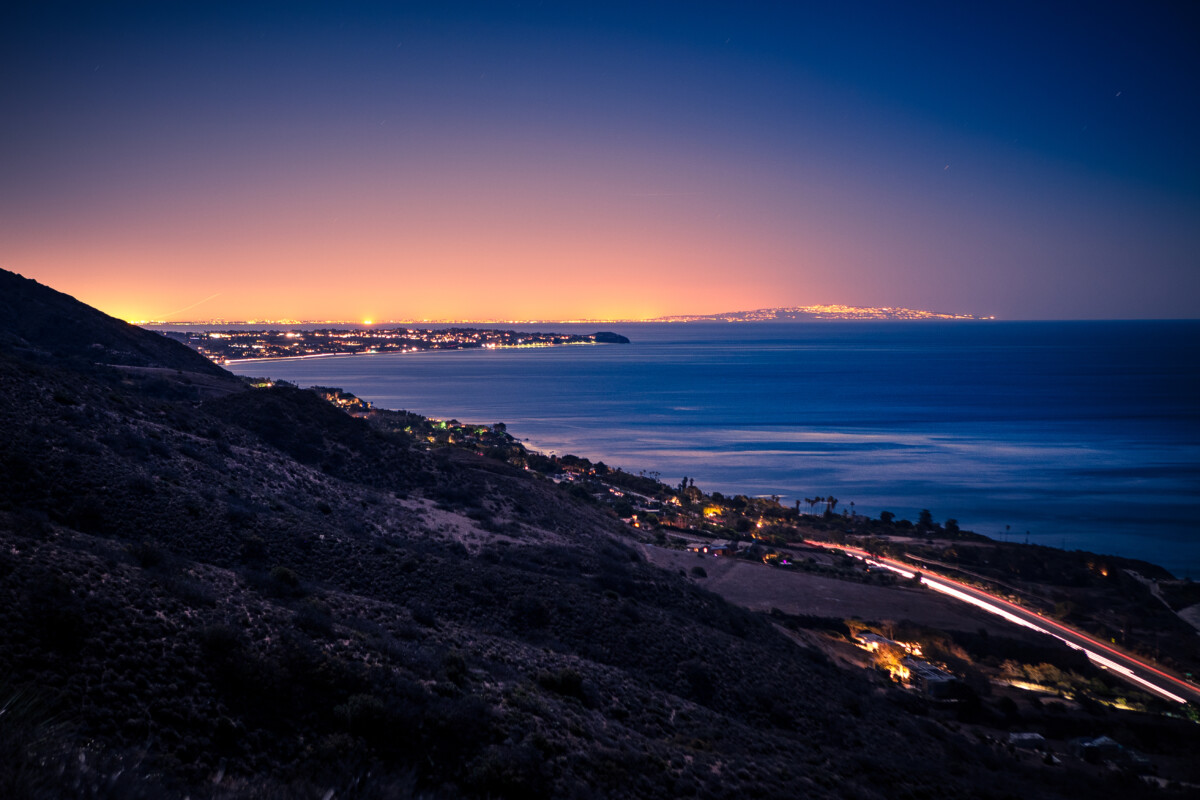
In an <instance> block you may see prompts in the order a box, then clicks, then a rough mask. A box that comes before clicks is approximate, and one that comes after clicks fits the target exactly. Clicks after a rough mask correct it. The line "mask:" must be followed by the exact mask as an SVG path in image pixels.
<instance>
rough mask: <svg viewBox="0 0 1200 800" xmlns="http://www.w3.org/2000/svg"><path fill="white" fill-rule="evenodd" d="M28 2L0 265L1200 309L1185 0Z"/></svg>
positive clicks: (157, 306)
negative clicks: (1111, 0)
mask: <svg viewBox="0 0 1200 800" xmlns="http://www.w3.org/2000/svg"><path fill="white" fill-rule="evenodd" d="M12 5H13V4H6V6H5V8H6V10H5V11H3V12H0V75H2V79H0V266H2V267H4V268H6V269H10V270H14V271H16V272H20V273H22V274H24V275H26V276H28V277H32V278H36V279H37V280H39V281H41V282H43V283H47V284H49V285H51V286H54V287H55V288H57V289H60V290H62V291H65V292H68V293H70V294H73V295H75V296H77V297H79V298H80V299H81V300H84V301H85V302H88V303H91V304H93V305H96V306H98V307H99V308H101V309H103V310H105V311H107V312H109V313H111V314H114V315H116V316H120V317H123V318H127V319H149V318H152V319H164V318H166V319H176V320H182V319H208V318H217V317H224V318H227V319H247V318H256V317H257V318H281V317H291V318H300V319H331V318H336V319H363V318H373V319H387V318H416V319H423V318H449V317H454V318H501V319H514V318H517V319H520V318H540V319H563V318H578V317H645V316H652V315H660V314H682V313H713V312H719V311H730V310H738V309H751V308H761V307H768V306H792V305H809V304H818V303H846V304H852V305H863V306H908V307H913V308H923V309H932V310H936V311H945V312H956V313H973V314H981V315H993V314H994V315H996V316H998V317H1001V318H1009V319H1021V318H1057V319H1069V318H1127V317H1133V318H1140V317H1195V316H1197V301H1198V300H1200V144H1198V143H1200V44H1198V43H1200V21H1198V20H1200V4H1197V3H1192V2H1179V3H1153V2H1151V3H1126V4H1113V5H1105V4H1102V3H1072V4H1057V3H1044V2H1038V3H1028V4H1026V3H1012V2H1007V3H994V4H976V3H968V2H961V0H959V1H958V2H953V3H944V4H943V3H899V2H880V3H874V2H856V3H812V4H809V3H801V2H793V3H780V4H754V3H736V4H735V3H730V4H720V3H699V2H690V3H677V4H676V3H657V4H645V5H643V4H630V5H622V4H616V3H609V2H604V3H595V4H584V3H570V4H563V3H549V2H547V3H522V4H517V3H486V4H478V5H476V4H463V3H430V4H422V3H395V4H392V3H380V4H361V3H329V4H313V5H303V4H297V3H273V4H262V3H236V4H228V5H223V4H219V3H203V4H188V3H168V2H156V3H147V4H112V3H103V2H97V3H91V4H86V5H74V4H72V5H67V4H57V3H53V2H31V3H27V4H24V7H23V8H16V9H14V8H12Z"/></svg>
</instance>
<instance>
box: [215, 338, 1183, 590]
mask: <svg viewBox="0 0 1200 800" xmlns="http://www.w3.org/2000/svg"><path fill="white" fill-rule="evenodd" d="M545 327H546V329H548V330H549V329H553V330H567V331H580V332H592V331H593V330H594V326H588V327H586V329H585V328H581V327H578V326H568V325H556V326H545ZM612 327H613V329H614V330H616V331H617V332H619V333H623V334H625V335H627V336H629V338H630V339H632V340H633V343H632V344H630V345H604V346H595V347H586V346H585V347H560V348H553V349H537V350H501V351H486V352H485V351H464V352H447V353H419V354H408V355H376V356H351V357H332V358H320V359H308V360H283V361H271V362H257V363H247V364H239V365H235V366H234V367H233V369H234V370H235V371H237V372H240V373H242V374H253V375H270V376H271V377H275V378H283V379H286V380H289V381H293V382H296V383H299V384H301V385H306V386H307V385H313V384H319V385H328V386H340V387H342V388H344V389H346V390H348V391H352V392H354V393H356V394H358V395H359V396H361V397H364V398H366V399H368V400H370V401H372V402H374V403H375V404H376V405H378V406H382V407H385V408H395V409H408V410H411V411H416V412H419V413H421V414H426V415H428V416H433V417H439V418H451V417H454V418H458V419H460V420H463V421H470V422H485V423H490V422H500V421H503V422H505V423H507V424H508V426H509V431H510V432H511V433H513V434H514V435H516V436H518V437H520V438H522V439H526V440H527V443H528V444H529V445H530V446H532V447H534V448H536V449H539V450H542V451H544V452H551V451H552V452H556V453H560V454H561V453H567V452H571V453H576V454H579V455H583V456H587V457H589V458H592V459H593V460H597V459H599V460H603V461H605V462H606V463H608V464H610V465H619V466H622V467H624V468H625V469H627V470H631V471H634V472H637V471H639V470H646V471H648V472H658V473H660V474H661V476H662V478H663V480H666V481H668V482H671V483H674V482H677V481H678V480H679V479H680V478H681V477H683V476H685V475H686V476H689V477H691V478H694V479H695V481H696V484H697V485H698V486H702V487H703V488H705V489H707V490H710V491H711V490H714V489H715V490H719V491H722V492H726V493H734V492H741V493H745V494H756V495H772V494H778V495H781V496H782V497H784V498H785V499H786V501H792V500H794V499H796V498H803V497H805V496H811V495H828V494H833V495H834V496H836V497H837V498H839V500H840V506H846V505H848V504H849V503H850V502H851V501H853V502H854V504H855V505H854V508H855V510H856V511H858V512H859V513H866V514H871V515H877V514H878V513H879V512H880V511H882V510H884V509H888V510H891V511H894V512H896V514H897V515H898V516H901V517H907V518H909V519H915V518H916V516H917V514H918V512H919V510H920V509H922V508H928V509H931V510H932V511H933V514H934V518H935V519H937V520H939V521H944V520H945V519H947V518H950V517H953V518H955V519H957V520H958V521H959V523H960V525H961V526H962V527H964V528H967V529H971V530H976V531H979V532H981V533H985V534H988V535H990V536H994V537H996V538H1005V537H1007V538H1009V539H1010V540H1020V541H1024V540H1025V539H1026V538H1027V537H1028V539H1029V541H1031V542H1039V543H1043V544H1049V545H1053V546H1056V547H1066V548H1068V549H1073V548H1083V549H1089V550H1096V551H1102V552H1113V553H1120V554H1124V555H1129V556H1134V557H1139V558H1145V559H1148V560H1151V561H1155V562H1157V563H1160V564H1163V565H1164V566H1166V567H1168V568H1169V569H1171V570H1172V571H1174V572H1175V573H1176V574H1178V575H1181V576H1182V575H1189V576H1191V577H1200V322H1194V321H1187V322H1068V323H1060V322H1054V323H1051V322H986V323H983V322H979V323H962V322H952V323H940V322H931V323H874V322H823V323H795V324H769V323H768V324H750V325H747V324H687V325H678V324H676V325H670V324H630V325H616V326H612ZM1006 526H1008V527H1009V528H1010V529H1009V530H1007V532H1006Z"/></svg>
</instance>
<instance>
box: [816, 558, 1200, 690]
mask: <svg viewBox="0 0 1200 800" xmlns="http://www.w3.org/2000/svg"><path fill="white" fill-rule="evenodd" d="M805 544H808V545H812V546H814V547H823V548H825V549H828V550H840V551H842V552H844V553H846V554H847V555H850V556H853V557H854V558H859V559H862V560H863V561H866V562H867V563H868V564H872V565H874V566H879V567H883V568H885V569H890V570H892V571H893V572H896V573H898V574H900V575H903V576H904V577H906V578H911V577H912V576H913V574H914V570H913V568H912V566H911V565H909V564H905V563H902V562H900V561H895V560H893V559H890V558H880V557H876V556H872V555H871V554H869V553H867V552H866V551H864V550H859V549H857V548H854V547H846V546H845V545H834V544H829V543H828V542H814V541H808V540H806V541H805ZM921 582H922V583H923V584H925V585H926V586H928V587H929V588H930V589H933V590H934V591H937V592H942V593H943V594H945V595H947V596H949V597H953V598H955V599H956V600H961V601H962V602H964V603H970V604H971V605H973V606H975V607H976V608H981V609H983V610H984V611H987V612H989V613H991V614H996V615H998V616H1001V617H1003V618H1005V619H1007V620H1008V621H1009V622H1013V623H1015V624H1017V625H1023V626H1024V627H1026V628H1031V629H1033V630H1036V631H1040V632H1041V633H1045V634H1048V635H1050V636H1053V637H1054V638H1056V639H1058V640H1059V641H1062V642H1064V643H1065V644H1066V645H1067V646H1069V647H1074V648H1075V649H1076V650H1082V651H1083V652H1084V653H1086V654H1087V657H1088V658H1089V659H1091V660H1092V661H1093V662H1094V663H1096V664H1097V665H1099V666H1101V667H1103V668H1104V669H1107V670H1109V671H1110V672H1112V673H1114V674H1116V675H1117V676H1118V677H1120V678H1122V679H1124V680H1126V681H1128V682H1129V683H1132V684H1134V685H1136V686H1138V687H1139V688H1141V689H1144V690H1146V691H1149V692H1153V693H1154V694H1156V695H1158V696H1160V697H1165V698H1167V699H1168V700H1174V701H1175V702H1177V703H1188V702H1191V703H1200V686H1197V685H1196V684H1194V683H1190V682H1188V681H1186V680H1184V679H1182V678H1180V677H1178V676H1175V675H1172V674H1171V673H1169V672H1167V671H1165V670H1163V669H1161V668H1160V667H1157V666H1155V665H1154V664H1152V663H1150V662H1148V661H1145V660H1143V659H1141V658H1139V657H1137V656H1133V655H1130V654H1129V653H1126V652H1124V651H1122V650H1119V649H1117V648H1116V647H1113V646H1112V645H1111V644H1108V643H1106V642H1102V641H1100V640H1099V639H1096V638H1094V637H1092V636H1090V635H1088V634H1086V633H1083V632H1082V631H1078V630H1075V629H1074V628H1072V627H1070V626H1068V625H1064V624H1062V623H1061V622H1059V621H1058V620H1054V619H1049V618H1047V617H1044V616H1042V615H1041V614H1038V613H1037V612H1036V611H1030V610H1029V609H1027V608H1023V607H1022V606H1019V605H1017V604H1016V603H1011V602H1009V601H1008V600H1005V599H1004V598H1003V597H998V596H996V595H994V594H992V593H990V592H986V591H984V590H982V589H979V588H977V587H975V586H969V585H968V584H965V583H961V582H959V581H956V580H954V579H952V578H947V577H945V576H943V575H931V574H929V573H928V572H926V571H924V570H922V571H921Z"/></svg>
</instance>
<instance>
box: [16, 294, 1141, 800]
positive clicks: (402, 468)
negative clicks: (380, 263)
mask: <svg viewBox="0 0 1200 800" xmlns="http://www.w3.org/2000/svg"><path fill="white" fill-rule="evenodd" d="M0 277H2V278H3V281H4V288H5V292H4V293H3V295H2V297H3V301H4V303H5V304H6V305H5V310H6V312H8V311H12V312H13V313H11V314H9V313H6V314H5V316H4V317H3V318H2V319H0V430H2V431H3V432H4V436H3V437H2V438H0V486H3V487H4V491H3V493H0V617H2V623H3V624H0V675H4V676H5V682H4V684H3V685H0V707H3V708H4V710H5V713H4V714H3V715H2V716H0V795H2V796H7V797H63V796H69V797H90V798H95V797H113V798H117V797H121V798H124V797H178V796H183V795H188V796H191V797H199V798H208V797H211V798H228V797H252V796H253V797H262V796H272V797H297V798H300V797H304V798H308V797H311V798H320V797H329V798H333V797H348V796H362V797H408V796H424V797H520V798H529V797H579V798H587V797H650V798H655V797H659V798H668V797H739V798H740V797H746V796H756V797H796V796H805V797H816V798H820V797H847V798H849V797H855V798H883V797H900V796H910V797H919V796H934V795H938V796H972V797H994V798H1007V797H1035V796H1036V797H1070V796H1078V794H1079V793H1084V792H1086V793H1087V794H1088V795H1089V796H1093V797H1099V798H1103V797H1128V796H1130V795H1131V793H1136V792H1138V790H1139V789H1141V788H1144V786H1143V784H1141V783H1139V782H1138V781H1137V779H1136V778H1132V777H1128V776H1117V777H1115V778H1110V779H1107V780H1101V779H1100V778H1098V777H1097V776H1096V775H1095V774H1094V773H1091V772H1083V771H1079V770H1075V769H1073V768H1065V767H1052V766H1045V765H1042V764H1040V763H1037V762H1031V761H1029V760H1028V759H1021V758H1018V757H1014V756H1011V755H1010V754H1007V753H1006V752H1005V751H1004V750H1002V749H998V748H996V747H995V746H992V745H989V744H987V743H986V742H985V741H984V740H983V739H982V738H981V737H979V736H976V735H972V734H969V733H968V732H967V731H966V730H965V729H960V727H959V726H958V725H957V724H955V723H953V722H952V721H951V722H948V721H947V720H944V719H939V718H934V717H933V716H931V715H930V714H929V712H928V709H927V708H925V707H924V706H923V705H921V703H919V702H916V704H915V705H914V700H913V699H912V698H911V697H910V696H909V695H906V694H904V693H901V692H899V691H896V690H891V689H888V688H887V687H886V686H885V685H882V684H881V683H879V682H878V681H877V680H874V679H872V678H871V677H870V676H869V675H867V674H865V673H860V672H856V671H846V670H843V669H842V668H840V667H838V666H837V665H835V664H834V663H833V662H832V661H831V660H830V659H829V657H827V656H826V655H825V654H824V653H823V652H822V651H821V650H820V649H816V648H813V647H811V646H806V645H804V644H802V643H799V642H798V641H797V640H796V639H795V638H794V637H793V636H791V635H789V633H788V632H786V631H785V630H783V629H782V628H781V627H780V626H779V625H777V624H776V622H775V621H774V620H773V618H772V617H771V616H769V615H765V614H755V613H751V612H749V611H746V610H744V609H741V608H738V607H736V606H733V605H731V604H729V603H727V602H725V601H724V600H722V599H721V598H720V597H718V596H717V595H715V594H713V593H710V592H708V591H706V590H705V589H703V588H702V587H701V586H699V585H698V584H697V581H696V580H695V579H693V578H692V577H689V576H688V575H681V574H679V572H678V571H671V570H665V569H661V568H658V567H655V566H653V565H652V564H650V563H648V562H647V561H646V559H645V558H644V557H643V555H642V552H643V549H642V544H643V543H642V541H641V540H640V539H639V538H638V536H637V531H636V530H631V529H630V528H629V527H628V526H627V525H624V524H623V523H622V522H621V521H620V520H619V519H618V518H617V516H616V515H615V514H613V513H611V512H609V511H607V510H606V509H605V507H604V506H602V505H600V504H597V503H596V502H594V501H592V500H590V499H589V498H588V497H587V494H588V493H587V491H586V490H582V489H580V487H573V486H571V487H568V486H559V485H556V484H555V483H554V482H553V481H551V480H549V479H547V478H544V477H541V476H539V475H538V474H537V473H536V472H533V471H530V470H526V469H523V468H520V467H517V466H514V465H513V464H511V463H509V462H508V460H507V458H506V452H507V449H508V448H510V447H517V445H516V444H515V443H514V442H513V441H512V440H511V437H508V435H507V433H506V432H504V431H503V428H502V426H495V427H493V428H492V429H491V431H490V433H487V432H485V431H483V430H482V429H481V430H480V431H477V432H476V435H478V436H487V437H488V441H490V442H491V445H490V447H491V450H489V451H488V455H481V454H480V453H479V452H475V451H474V450H470V449H464V448H460V447H455V446H452V444H451V442H450V441H449V436H448V434H446V426H445V425H442V426H440V427H439V426H438V425H435V424H431V423H430V421H429V420H427V419H425V418H424V417H420V416H419V415H415V414H408V413H405V412H374V411H369V410H367V409H365V408H364V406H363V405H362V404H361V403H357V402H355V400H354V399H353V397H352V396H351V395H347V394H346V393H344V392H337V391H335V390H301V389H298V388H296V387H294V386H288V385H283V384H279V385H262V386H260V387H257V388H252V387H250V386H249V384H247V383H245V382H243V381H241V380H240V379H238V378H235V377H234V376H232V375H230V374H229V373H227V372H225V371H224V370H222V369H220V368H219V367H216V366H214V365H212V364H211V363H209V362H208V361H206V360H204V359H202V358H201V357H200V356H198V355H196V354H195V353H193V352H192V351H190V350H188V348H186V347H185V346H184V345H182V344H179V343H177V342H173V341H171V340H169V339H168V338H166V337H162V336H159V335H158V334H153V333H149V332H145V331H138V330H137V329H131V328H129V326H124V324H123V323H118V322H117V321H115V320H112V319H111V318H108V317H105V316H104V315H102V314H99V312H96V311H94V310H92V309H89V308H87V307H86V306H83V305H82V304H79V303H77V302H75V301H74V300H71V298H68V297H66V296H65V295H61V294H59V293H57V292H53V291H52V290H50V289H48V288H46V287H43V286H40V285H38V284H36V283H34V282H32V281H26V280H24V279H20V278H18V277H17V276H12V275H11V274H7V273H6V274H4V275H3V276H0ZM22 309H32V311H30V312H29V313H22ZM67 331H69V332H71V336H70V337H67V336H65V334H63V333H59V332H67ZM72 341H74V342H77V343H87V344H85V345H83V346H81V347H77V346H74V345H72V344H71V342H72ZM93 344H95V345H99V346H98V347H93V346H92V345H93ZM130 362H133V363H130ZM347 388H352V387H347ZM434 430H437V431H438V432H439V433H436V434H435V433H433V432H432V431H434ZM426 431H430V433H428V435H426ZM439 436H441V438H439ZM492 456H495V457H492Z"/></svg>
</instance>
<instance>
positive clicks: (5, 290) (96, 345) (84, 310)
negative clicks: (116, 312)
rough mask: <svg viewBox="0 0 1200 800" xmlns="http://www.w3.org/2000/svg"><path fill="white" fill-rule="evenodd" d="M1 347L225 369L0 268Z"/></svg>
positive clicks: (219, 372)
mask: <svg viewBox="0 0 1200 800" xmlns="http://www.w3.org/2000/svg"><path fill="white" fill-rule="evenodd" d="M0 343H3V345H4V346H5V347H6V348H10V349H13V350H17V351H24V352H26V353H28V354H30V355H33V354H38V355H41V356H43V357H52V358H54V359H56V360H58V361H59V362H62V361H63V360H68V359H69V360H72V361H76V362H78V363H80V364H91V363H100V364H114V365H123V366H134V367H164V368H168V369H176V370H180V371H183V372H197V373H200V374H203V375H214V376H223V375H228V374H229V373H227V372H226V371H225V370H223V369H221V368H220V367H218V366H217V365H216V364H213V363H212V362H211V361H209V360H208V359H206V358H204V357H203V356H200V355H199V354H197V353H196V352H194V351H193V350H191V349H190V348H188V347H185V346H184V345H181V344H179V343H178V342H175V341H172V340H170V339H168V338H167V337H165V336H162V335H160V334H157V333H154V332H152V331H147V330H143V329H141V328H139V327H137V326H135V325H130V324H129V323H127V322H123V321H121V320H119V319H115V318H113V317H110V316H108V315H107V314H104V313H102V312H100V311H97V310H96V309H94V308H92V307H91V306H87V305H84V304H83V303H81V302H79V301H78V300H76V299H75V298H73V297H71V296H69V295H65V294H63V293H62V292H56V291H54V290H53V289H51V288H49V287H47V286H43V285H41V284H40V283H38V282H37V281H34V280H31V279H29V278H25V277H22V276H21V275H18V274H16V273H15V272H9V271H7V270H3V269H0Z"/></svg>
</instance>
